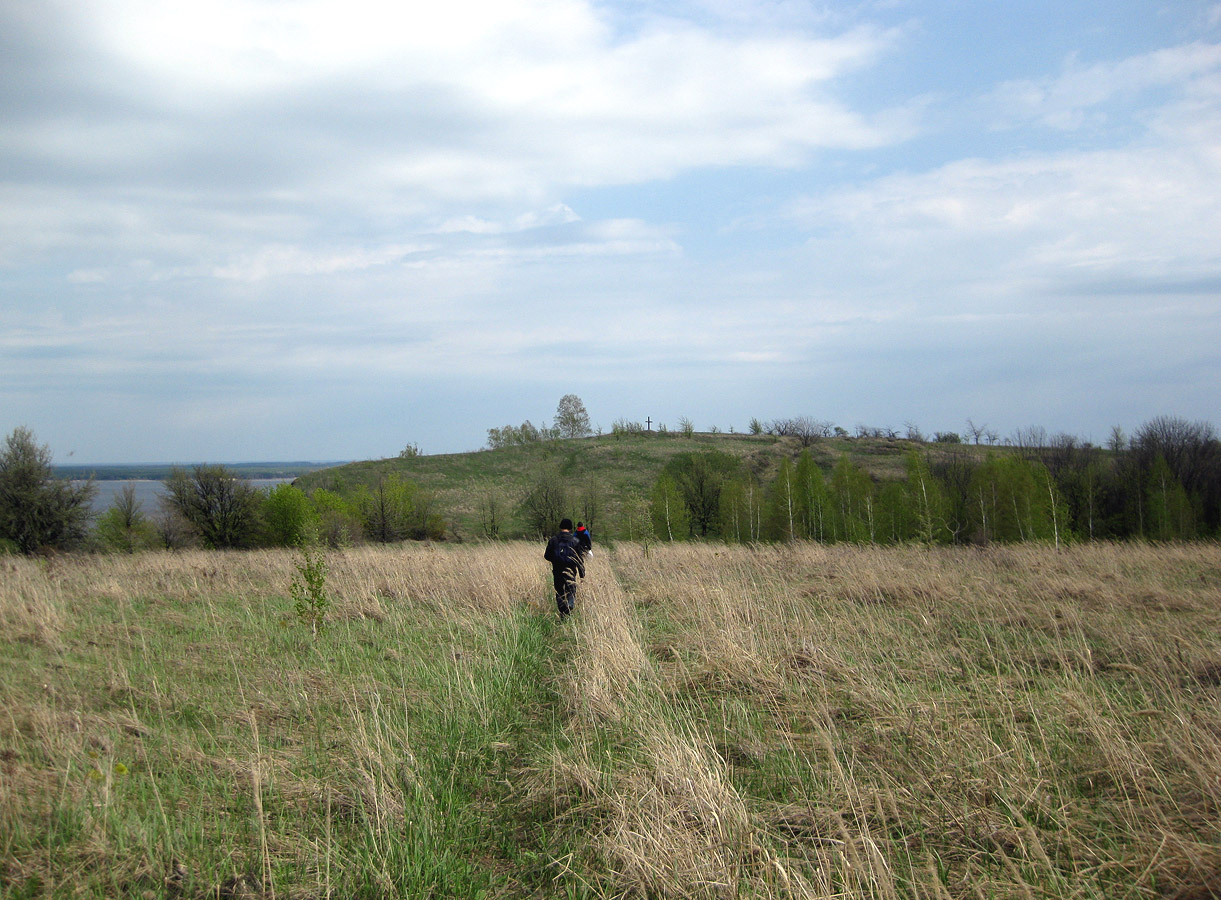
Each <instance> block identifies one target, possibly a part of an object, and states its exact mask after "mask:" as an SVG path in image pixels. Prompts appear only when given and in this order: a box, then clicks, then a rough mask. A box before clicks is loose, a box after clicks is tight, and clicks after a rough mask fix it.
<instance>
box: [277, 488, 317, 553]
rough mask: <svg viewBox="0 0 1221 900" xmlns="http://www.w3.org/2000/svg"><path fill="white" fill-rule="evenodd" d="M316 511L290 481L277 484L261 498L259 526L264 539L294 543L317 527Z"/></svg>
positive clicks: (292, 544) (280, 545)
mask: <svg viewBox="0 0 1221 900" xmlns="http://www.w3.org/2000/svg"><path fill="white" fill-rule="evenodd" d="M319 524H320V523H319V517H318V512H317V511H316V510H315V509H314V506H313V504H311V503H310V500H309V497H307V496H305V491H303V490H301V489H300V488H298V487H294V486H293V485H291V484H277V485H276V486H275V487H274V488H272V489H271V490H270V491H268V493H267V497H266V498H265V499H264V500H263V526H264V529H265V532H264V533H265V535H266V539H267V543H269V544H271V545H273V546H276V547H296V546H298V545H299V544H300V543H301V541H302V540H304V539H305V536H306V534H307V533H310V532H311V530H312V532H313V533H315V534H316V533H317V532H318V529H319Z"/></svg>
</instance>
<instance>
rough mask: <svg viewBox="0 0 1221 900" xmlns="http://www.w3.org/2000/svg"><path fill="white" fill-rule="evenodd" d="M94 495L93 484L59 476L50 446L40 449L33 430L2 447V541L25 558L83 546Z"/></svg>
mask: <svg viewBox="0 0 1221 900" xmlns="http://www.w3.org/2000/svg"><path fill="white" fill-rule="evenodd" d="M94 491H95V488H94V485H93V482H92V481H90V482H87V483H85V484H73V483H72V482H71V481H67V480H65V479H60V478H55V477H54V476H53V475H52V472H51V450H50V448H48V447H47V446H46V445H43V446H41V447H40V446H38V443H37V442H36V441H35V440H34V432H32V431H30V429H28V428H22V427H18V428H14V429H13V431H12V433H11V434H10V435H9V436H8V437H7V438H5V441H4V447H3V448H0V540H8V541H12V543H13V544H14V545H16V547H17V549H18V550H20V551H21V552H22V553H26V554H29V553H34V552H36V551H37V550H40V549H42V548H43V547H56V548H59V547H70V546H72V545H74V544H77V543H79V542H80V541H81V540H82V539H83V538H84V537H85V532H86V530H87V529H88V526H89V519H90V517H91V515H92V511H91V509H90V501H92V500H93V493H94Z"/></svg>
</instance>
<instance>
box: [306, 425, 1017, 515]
mask: <svg viewBox="0 0 1221 900" xmlns="http://www.w3.org/2000/svg"><path fill="white" fill-rule="evenodd" d="M912 448H920V449H922V450H925V451H926V452H928V453H929V454H931V455H932V456H933V457H934V458H941V457H946V456H949V455H953V454H968V455H971V456H973V457H978V456H983V455H984V453H986V452H987V451H988V450H997V449H999V450H1000V451H1001V452H1005V448H989V447H983V446H968V445H965V444H924V443H917V442H913V441H906V440H899V439H893V438H852V437H838V438H822V439H819V440H816V441H814V442H813V443H812V444H810V445H809V450H810V453H811V455H812V456H813V458H814V461H815V462H816V463H817V464H818V466H819V467H820V468H822V469H823V470H824V471H830V470H831V468H832V467H833V466H834V465H835V463H836V461H838V460H839V458H840V457H842V456H845V455H846V456H848V457H849V458H851V459H852V460H853V461H854V462H856V463H858V464H859V465H861V466H862V467H863V468H864V469H865V470H866V471H867V472H869V473H870V474H871V475H872V476H873V477H874V478H876V479H878V480H883V481H884V480H890V479H895V478H899V477H901V475H902V473H903V461H904V455H905V454H906V453H907V452H908V451H909V450H911V449H912ZM803 449H804V448H803V446H802V443H801V442H800V441H799V440H798V439H797V438H794V437H780V436H777V435H770V434H760V435H752V434H724V433H718V434H710V433H700V432H697V433H695V434H692V435H690V436H688V435H683V434H681V433H677V432H669V433H658V432H652V433H650V432H644V433H639V434H606V435H598V436H596V437H589V438H577V439H568V440H547V441H539V442H537V443H532V444H526V445H523V446H515V447H506V448H502V449H497V450H479V451H475V452H472V453H450V454H439V455H436V456H414V457H403V458H392V459H379V460H368V461H365V462H354V463H348V464H346V465H341V466H333V467H330V468H327V469H322V470H319V471H315V472H310V473H307V474H305V475H302V476H301V477H299V478H298V479H297V480H296V481H295V482H294V484H296V485H297V486H298V487H300V488H303V489H305V490H307V491H308V490H312V489H314V488H326V489H327V490H331V491H335V492H337V493H340V494H345V495H346V494H350V493H351V492H353V491H355V490H356V489H357V488H358V487H359V486H360V485H365V486H370V487H371V486H373V485H375V484H377V483H378V481H380V480H381V479H383V478H387V477H389V476H391V475H398V476H399V477H401V478H405V479H408V480H410V481H413V482H415V483H416V484H418V485H420V486H421V487H422V488H424V489H425V490H427V491H429V492H431V493H433V494H434V495H435V496H436V498H437V505H438V507H439V508H440V510H441V511H442V515H444V516H445V517H446V518H447V519H449V520H450V521H451V522H452V523H453V527H454V531H455V533H456V534H457V535H458V536H460V537H469V536H472V535H475V534H478V533H479V530H480V525H479V519H480V503H481V500H482V498H484V497H486V496H487V495H488V494H489V493H490V494H493V495H495V496H497V497H498V498H500V499H501V500H502V501H503V502H505V503H507V505H508V506H510V507H515V506H516V504H517V503H518V502H520V500H521V498H522V497H523V496H524V495H525V494H526V492H527V491H528V490H529V488H530V487H531V486H532V485H533V484H534V483H536V482H537V480H538V479H539V477H540V476H541V475H543V474H544V473H558V475H559V476H560V477H561V479H562V480H563V481H564V482H565V484H567V485H568V486H569V487H571V488H572V489H574V490H575V491H577V492H583V491H586V490H587V489H590V488H591V486H592V487H593V488H595V489H596V490H597V492H598V494H599V496H600V497H601V498H602V500H603V504H602V505H603V506H609V507H612V508H613V507H614V506H615V505H616V504H617V503H619V502H622V501H623V500H624V499H625V498H627V497H630V496H632V495H633V494H642V495H647V494H648V492H649V491H650V490H651V489H652V487H653V484H654V483H655V482H656V480H657V476H658V475H659V474H660V473H661V471H662V469H663V468H664V467H665V465H666V462H667V461H668V460H670V459H671V458H673V457H674V456H676V455H678V454H681V453H699V452H702V451H708V450H716V451H719V452H721V453H728V454H730V455H732V456H735V457H737V458H738V459H740V460H741V462H742V464H743V466H744V467H746V468H747V469H748V470H749V471H751V472H752V473H754V474H755V475H756V476H757V477H759V478H760V480H761V481H763V482H764V483H767V482H768V481H770V479H771V477H772V476H773V475H774V474H775V472H776V469H777V467H778V466H779V465H780V461H781V460H782V459H784V458H788V459H790V460H796V459H797V458H798V457H799V456H800V455H801V451H802V450H803Z"/></svg>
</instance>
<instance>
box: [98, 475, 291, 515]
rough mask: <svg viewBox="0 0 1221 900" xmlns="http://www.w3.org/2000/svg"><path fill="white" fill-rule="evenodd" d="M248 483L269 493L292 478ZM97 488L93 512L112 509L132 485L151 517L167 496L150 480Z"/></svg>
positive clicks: (160, 484) (112, 482) (159, 483)
mask: <svg viewBox="0 0 1221 900" xmlns="http://www.w3.org/2000/svg"><path fill="white" fill-rule="evenodd" d="M246 481H247V482H248V483H249V484H250V485H251V487H256V488H258V489H259V490H263V491H269V490H271V489H272V488H273V487H275V486H276V485H277V484H289V483H291V482H292V479H291V478H248V479H246ZM93 483H94V485H96V486H97V493H96V494H95V495H94V497H93V511H94V512H96V513H103V512H105V511H106V510H108V509H110V506H111V504H113V503H114V498H115V497H117V496H118V495H119V492H120V491H122V490H123V488H124V487H126V486H127V485H129V484H130V485H131V486H132V487H134V488H135V489H136V500H137V501H139V503H140V508H141V510H143V512H144V514H145V515H151V514H152V513H155V512H156V511H157V510H158V509H159V508H160V500H161V498H162V497H164V496H165V482H164V481H155V480H153V479H148V478H138V479H130V480H127V481H121V480H118V479H114V480H106V481H100V480H99V481H94V482H93Z"/></svg>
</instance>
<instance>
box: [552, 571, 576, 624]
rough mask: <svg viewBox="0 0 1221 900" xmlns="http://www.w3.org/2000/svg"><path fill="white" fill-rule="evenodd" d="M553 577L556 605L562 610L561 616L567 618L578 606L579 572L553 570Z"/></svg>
mask: <svg viewBox="0 0 1221 900" xmlns="http://www.w3.org/2000/svg"><path fill="white" fill-rule="evenodd" d="M551 575H552V580H553V581H554V582H555V605H556V606H558V607H559V608H560V615H561V616H566V615H568V614H569V613H570V612H572V609H573V607H574V606H576V605H577V570H576V569H552V571H551Z"/></svg>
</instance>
